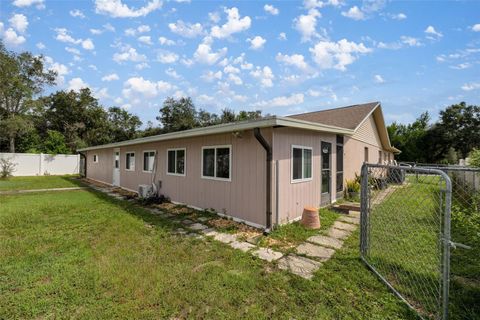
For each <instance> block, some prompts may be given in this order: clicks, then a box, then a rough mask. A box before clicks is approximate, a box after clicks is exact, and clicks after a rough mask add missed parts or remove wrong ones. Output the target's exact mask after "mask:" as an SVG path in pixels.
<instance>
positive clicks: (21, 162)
mask: <svg viewBox="0 0 480 320" xmlns="http://www.w3.org/2000/svg"><path fill="white" fill-rule="evenodd" d="M2 158H3V159H8V160H10V161H11V162H13V163H14V164H15V171H14V172H13V175H14V176H39V175H62V174H78V173H79V169H80V155H78V154H74V155H72V154H56V155H52V154H44V153H40V154H36V153H0V159H2Z"/></svg>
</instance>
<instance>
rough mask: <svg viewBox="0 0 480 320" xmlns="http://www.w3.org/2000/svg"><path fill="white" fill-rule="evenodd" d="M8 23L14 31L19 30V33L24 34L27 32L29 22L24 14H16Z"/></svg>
mask: <svg viewBox="0 0 480 320" xmlns="http://www.w3.org/2000/svg"><path fill="white" fill-rule="evenodd" d="M8 21H9V22H10V25H11V26H12V27H13V29H15V30H17V31H18V32H20V33H24V32H25V31H27V27H28V20H27V17H26V16H24V15H23V14H14V15H13V16H12V17H11V18H10V20H8Z"/></svg>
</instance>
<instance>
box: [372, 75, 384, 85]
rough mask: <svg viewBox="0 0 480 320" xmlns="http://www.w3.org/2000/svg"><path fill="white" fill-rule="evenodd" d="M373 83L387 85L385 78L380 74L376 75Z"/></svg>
mask: <svg viewBox="0 0 480 320" xmlns="http://www.w3.org/2000/svg"><path fill="white" fill-rule="evenodd" d="M373 82H375V83H385V80H384V79H383V77H382V76H381V75H379V74H376V75H374V76H373Z"/></svg>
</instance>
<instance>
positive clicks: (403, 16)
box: [389, 13, 407, 20]
mask: <svg viewBox="0 0 480 320" xmlns="http://www.w3.org/2000/svg"><path fill="white" fill-rule="evenodd" d="M389 16H390V18H392V19H393V20H405V19H407V15H406V14H405V13H397V14H390V15H389Z"/></svg>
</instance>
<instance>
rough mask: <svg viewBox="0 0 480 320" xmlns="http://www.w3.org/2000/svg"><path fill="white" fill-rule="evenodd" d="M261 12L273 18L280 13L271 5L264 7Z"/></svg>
mask: <svg viewBox="0 0 480 320" xmlns="http://www.w3.org/2000/svg"><path fill="white" fill-rule="evenodd" d="M263 10H265V12H268V13H270V14H272V15H274V16H276V15H277V14H279V13H280V11H279V10H278V9H277V8H275V7H274V6H273V5H271V4H266V5H264V6H263Z"/></svg>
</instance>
